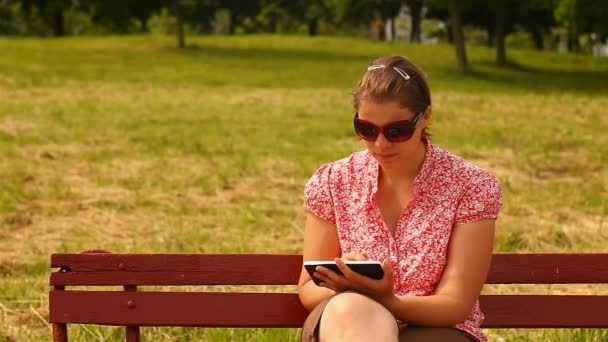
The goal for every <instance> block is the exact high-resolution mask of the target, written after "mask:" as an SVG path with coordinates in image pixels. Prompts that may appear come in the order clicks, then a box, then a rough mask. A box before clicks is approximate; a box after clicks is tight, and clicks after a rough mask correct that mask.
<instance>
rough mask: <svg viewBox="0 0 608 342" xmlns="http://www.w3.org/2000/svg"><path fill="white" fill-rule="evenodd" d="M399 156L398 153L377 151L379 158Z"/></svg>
mask: <svg viewBox="0 0 608 342" xmlns="http://www.w3.org/2000/svg"><path fill="white" fill-rule="evenodd" d="M396 156H397V153H382V154H381V153H376V158H379V159H391V158H394V157H396Z"/></svg>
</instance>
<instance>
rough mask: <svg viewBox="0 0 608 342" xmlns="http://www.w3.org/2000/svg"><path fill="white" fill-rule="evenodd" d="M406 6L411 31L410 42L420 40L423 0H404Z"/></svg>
mask: <svg viewBox="0 0 608 342" xmlns="http://www.w3.org/2000/svg"><path fill="white" fill-rule="evenodd" d="M404 1H405V4H406V5H407V7H408V8H409V9H410V19H411V25H410V26H411V28H412V29H411V31H410V42H418V43H419V42H420V41H421V40H422V39H421V38H422V37H421V35H422V29H421V26H422V7H423V6H424V0H404Z"/></svg>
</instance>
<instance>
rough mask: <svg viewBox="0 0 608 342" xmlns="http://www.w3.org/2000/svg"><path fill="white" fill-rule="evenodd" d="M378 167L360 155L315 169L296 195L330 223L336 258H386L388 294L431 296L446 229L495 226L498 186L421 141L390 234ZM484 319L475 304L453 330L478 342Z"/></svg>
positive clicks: (367, 156) (439, 270) (438, 273)
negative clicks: (378, 197)
mask: <svg viewBox="0 0 608 342" xmlns="http://www.w3.org/2000/svg"><path fill="white" fill-rule="evenodd" d="M378 173H379V164H378V162H377V161H376V160H375V159H374V157H373V156H372V155H370V154H369V153H368V152H367V151H362V152H356V153H353V154H352V155H350V156H349V157H347V158H344V159H341V160H338V161H335V162H331V163H328V164H325V165H323V166H321V167H320V168H319V169H318V170H317V171H316V172H315V174H314V175H313V176H312V177H311V178H310V180H309V181H308V183H307V184H306V187H305V190H304V205H305V207H306V208H307V209H308V210H309V211H310V212H311V213H313V214H315V215H316V216H318V217H320V218H322V219H324V220H326V221H328V222H331V223H332V224H334V225H335V226H336V228H337V231H338V236H339V240H340V245H341V248H342V253H348V252H361V251H367V253H368V255H369V258H370V259H373V260H383V259H388V260H389V261H390V262H391V263H392V265H393V269H394V284H395V294H396V295H399V296H403V295H409V296H429V295H432V294H433V293H434V292H435V290H436V288H437V285H438V284H439V281H440V279H441V275H442V273H443V269H444V268H445V266H446V261H447V260H446V259H447V248H448V242H449V241H450V235H451V233H452V230H453V229H454V228H455V227H456V226H457V225H459V224H463V223H469V222H473V221H477V220H481V219H495V218H496V217H497V216H498V212H499V210H500V207H501V205H502V195H501V190H500V183H499V181H498V179H496V177H494V176H493V175H492V174H490V173H489V172H487V171H485V170H483V169H481V168H479V167H477V166H475V165H473V164H471V163H469V162H467V161H466V160H464V159H462V158H460V157H458V156H456V155H454V154H452V153H450V152H447V151H445V150H443V149H441V148H439V147H437V146H436V145H434V144H432V143H431V142H430V141H427V146H426V155H425V159H424V162H423V165H422V169H421V170H420V172H419V174H418V175H417V176H416V178H415V179H414V182H413V185H412V193H413V198H412V200H411V201H410V203H409V204H408V205H407V206H406V208H404V209H403V211H402V212H401V215H400V217H399V220H398V223H397V226H396V228H395V232H394V234H391V233H390V231H389V230H388V227H387V226H386V224H385V222H384V220H383V218H382V214H381V212H380V209H379V208H378V205H377V203H376V201H375V199H374V198H375V197H374V196H375V194H376V192H377V190H378ZM483 319H484V315H483V313H482V312H481V310H480V308H479V301H477V302H476V303H475V305H474V307H473V310H472V311H471V313H470V314H469V316H468V318H467V319H466V320H465V321H464V322H462V323H460V324H458V325H456V326H455V327H456V328H459V329H462V330H464V331H466V332H468V333H470V334H472V335H473V336H475V337H477V338H478V339H479V340H480V341H482V342H484V341H487V340H486V337H485V336H484V335H483V333H482V332H481V330H480V325H481V322H482V321H483Z"/></svg>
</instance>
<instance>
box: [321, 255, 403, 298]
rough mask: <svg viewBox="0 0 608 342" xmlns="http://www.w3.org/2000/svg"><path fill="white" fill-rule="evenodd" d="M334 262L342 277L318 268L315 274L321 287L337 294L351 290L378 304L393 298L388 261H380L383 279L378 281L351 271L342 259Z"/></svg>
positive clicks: (391, 276) (390, 268)
mask: <svg viewBox="0 0 608 342" xmlns="http://www.w3.org/2000/svg"><path fill="white" fill-rule="evenodd" d="M335 261H336V264H337V265H338V268H340V271H342V274H343V276H342V275H339V274H337V273H335V272H333V271H331V270H329V269H326V268H323V267H319V269H318V270H316V272H315V273H316V276H317V277H318V278H319V279H320V280H321V286H323V287H327V288H329V289H332V290H334V291H338V292H341V291H343V290H344V289H348V290H352V291H355V292H359V293H362V294H365V295H368V296H370V297H372V298H374V299H376V300H378V301H379V302H384V301H386V300H389V299H390V298H392V297H394V296H395V294H394V289H393V267H392V265H391V263H390V261H388V260H384V261H382V270H383V271H384V277H383V278H382V279H378V280H376V279H372V278H370V277H367V276H364V275H362V274H359V273H357V272H355V271H353V270H351V269H350V267H348V266H347V265H346V264H345V263H344V259H343V258H336V259H335Z"/></svg>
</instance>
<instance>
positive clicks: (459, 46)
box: [450, 0, 467, 72]
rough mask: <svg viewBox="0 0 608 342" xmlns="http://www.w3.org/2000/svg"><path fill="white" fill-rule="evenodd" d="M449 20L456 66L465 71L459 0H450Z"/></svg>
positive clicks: (465, 61) (465, 59) (465, 58)
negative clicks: (456, 61)
mask: <svg viewBox="0 0 608 342" xmlns="http://www.w3.org/2000/svg"><path fill="white" fill-rule="evenodd" d="M450 22H451V23H452V39H453V40H454V47H455V48H456V59H457V60H458V67H459V68H460V70H461V71H462V72H465V71H466V70H467V52H466V50H465V46H464V35H463V34H462V22H461V21H460V4H459V0H450Z"/></svg>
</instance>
